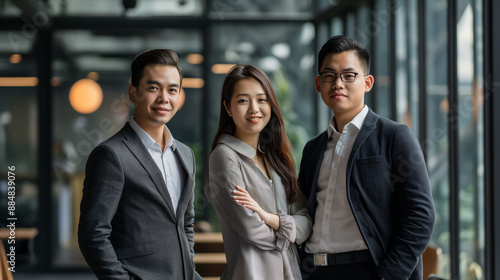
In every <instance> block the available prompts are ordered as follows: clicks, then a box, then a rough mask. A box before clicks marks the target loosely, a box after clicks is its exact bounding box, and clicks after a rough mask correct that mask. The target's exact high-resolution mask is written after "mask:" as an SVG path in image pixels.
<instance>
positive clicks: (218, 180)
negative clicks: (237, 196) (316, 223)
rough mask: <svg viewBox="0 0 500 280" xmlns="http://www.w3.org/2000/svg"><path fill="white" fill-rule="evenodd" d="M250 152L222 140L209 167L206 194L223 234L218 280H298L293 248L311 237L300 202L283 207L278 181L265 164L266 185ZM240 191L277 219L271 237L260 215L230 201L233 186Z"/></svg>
mask: <svg viewBox="0 0 500 280" xmlns="http://www.w3.org/2000/svg"><path fill="white" fill-rule="evenodd" d="M254 156H255V150H254V148H252V147H251V146H249V145H247V144H246V143H244V142H242V141H240V140H239V139H237V138H235V137H233V136H231V135H223V136H222V137H221V139H220V140H219V143H218V145H217V147H216V148H215V149H214V150H213V151H212V154H211V155H210V162H209V166H210V168H209V190H210V197H211V199H212V203H213V205H214V208H215V211H216V212H217V217H218V219H219V222H220V226H221V229H222V235H223V237H224V250H225V253H226V259H227V265H226V268H225V270H224V272H223V274H222V277H221V279H231V280H232V279H237V280H250V279H254V280H261V279H273V280H274V279H295V280H297V279H302V278H301V275H300V269H299V263H298V252H297V248H296V246H295V243H302V242H304V241H305V240H306V239H307V238H308V237H309V234H310V233H311V224H312V223H311V218H310V217H309V214H308V213H307V209H306V207H305V198H303V199H302V200H300V201H298V202H296V203H293V204H288V203H287V201H286V194H285V189H284V187H283V184H282V183H281V178H280V177H279V176H278V174H277V173H276V172H275V170H274V169H272V167H271V166H270V165H269V164H267V168H268V171H269V173H270V176H271V179H272V180H269V178H268V177H267V176H266V175H265V174H264V173H263V172H262V171H261V170H260V169H259V168H258V167H257V165H256V164H255V163H254V162H253V161H252V158H253V157H254ZM236 185H238V186H241V187H243V188H245V189H246V190H247V191H248V193H249V194H250V196H252V198H253V199H254V200H255V201H257V203H259V205H260V207H262V209H264V210H265V211H267V212H269V213H274V214H278V215H279V216H280V228H279V229H278V230H277V231H275V230H274V229H272V228H271V227H270V226H268V225H266V224H265V223H264V222H263V221H262V219H260V217H259V215H258V214H257V213H255V212H254V211H252V210H249V209H247V208H245V207H243V206H241V205H239V204H237V203H236V202H234V200H233V198H232V197H233V194H232V193H231V192H232V190H234V189H235V186H236Z"/></svg>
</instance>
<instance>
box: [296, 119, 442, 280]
mask: <svg viewBox="0 0 500 280" xmlns="http://www.w3.org/2000/svg"><path fill="white" fill-rule="evenodd" d="M327 140H328V133H327V132H326V131H325V132H323V133H321V134H320V135H318V136H317V137H315V138H314V139H312V140H310V141H309V142H308V143H307V144H306V146H305V148H304V151H303V155H302V160H301V164H300V173H299V182H300V184H301V187H302V189H303V191H304V193H305V195H306V197H307V199H308V200H307V208H308V210H309V213H310V215H311V218H312V219H313V221H314V218H315V212H316V206H317V203H316V192H317V191H318V174H319V170H320V165H321V161H322V159H323V153H324V152H325V148H326V144H327ZM346 180H347V182H346V187H347V199H348V201H349V204H350V206H351V210H352V212H353V214H354V218H355V220H356V223H357V224H358V227H359V229H360V231H361V235H362V236H363V238H364V240H365V242H366V245H367V246H368V249H369V250H370V253H371V255H372V257H373V260H374V262H375V264H376V265H377V267H378V269H377V270H378V272H379V274H380V275H382V276H383V277H384V278H385V279H419V280H420V279H422V258H421V255H422V252H423V251H424V250H425V248H426V247H427V244H428V243H429V240H430V237H431V234H432V231H433V229H434V221H435V214H434V203H433V199H432V195H431V188H430V182H429V175H428V172H427V168H426V164H425V161H424V157H423V154H422V150H421V148H420V145H419V143H418V142H417V140H416V138H415V136H414V135H413V133H412V132H411V131H410V129H409V128H408V126H406V125H403V124H399V123H397V122H394V121H391V120H389V119H386V118H383V117H380V116H378V115H377V114H375V113H374V112H373V111H371V110H370V111H369V112H368V115H367V116H366V119H365V121H364V123H363V126H362V127H361V130H360V132H359V134H358V137H357V139H356V141H355V143H354V146H353V148H352V151H351V155H350V156H349V161H348V163H347V174H346Z"/></svg>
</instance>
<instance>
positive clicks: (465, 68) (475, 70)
mask: <svg viewBox="0 0 500 280" xmlns="http://www.w3.org/2000/svg"><path fill="white" fill-rule="evenodd" d="M460 3H461V4H460V5H458V6H457V15H458V25H457V35H458V38H457V41H458V42H457V44H458V46H460V47H459V48H458V49H457V51H458V53H457V63H458V67H457V76H458V104H457V109H458V116H457V117H458V119H457V129H458V138H459V141H458V143H459V146H458V154H459V159H458V170H459V177H458V178H459V180H458V182H459V186H458V189H459V193H458V194H459V218H460V219H459V229H460V231H459V232H460V235H459V240H460V242H459V244H460V278H461V279H480V278H481V276H482V274H483V272H482V270H483V269H482V268H484V253H485V243H484V228H485V224H484V199H483V197H484V172H483V170H484V153H483V143H484V138H483V135H484V131H483V124H484V118H483V115H484V114H483V112H484V111H483V86H482V85H481V83H482V82H481V81H482V77H483V74H482V73H483V71H482V69H483V50H482V49H483V48H482V44H481V42H482V32H481V26H482V1H474V0H472V1H462V2H460Z"/></svg>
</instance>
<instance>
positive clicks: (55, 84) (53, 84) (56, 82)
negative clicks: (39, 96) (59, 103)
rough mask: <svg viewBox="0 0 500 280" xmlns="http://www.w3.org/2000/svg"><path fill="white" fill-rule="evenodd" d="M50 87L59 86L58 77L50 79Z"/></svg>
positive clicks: (59, 79)
mask: <svg viewBox="0 0 500 280" xmlns="http://www.w3.org/2000/svg"><path fill="white" fill-rule="evenodd" d="M50 85H51V86H53V87H58V86H60V85H61V78H59V77H52V79H50Z"/></svg>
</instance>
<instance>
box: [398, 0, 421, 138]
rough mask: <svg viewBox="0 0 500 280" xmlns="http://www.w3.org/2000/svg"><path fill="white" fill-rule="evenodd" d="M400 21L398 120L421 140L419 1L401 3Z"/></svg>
mask: <svg viewBox="0 0 500 280" xmlns="http://www.w3.org/2000/svg"><path fill="white" fill-rule="evenodd" d="M400 9H401V10H400V11H401V12H400V13H396V14H395V20H396V37H395V38H396V67H397V70H396V77H395V79H396V80H395V82H396V101H397V104H396V110H397V112H396V120H397V121H398V122H401V123H404V124H406V125H408V126H409V127H410V128H411V129H412V131H413V133H414V134H415V135H416V136H417V138H418V105H419V98H418V30H417V12H418V10H417V1H415V0H413V1H408V2H404V1H402V2H400Z"/></svg>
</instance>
